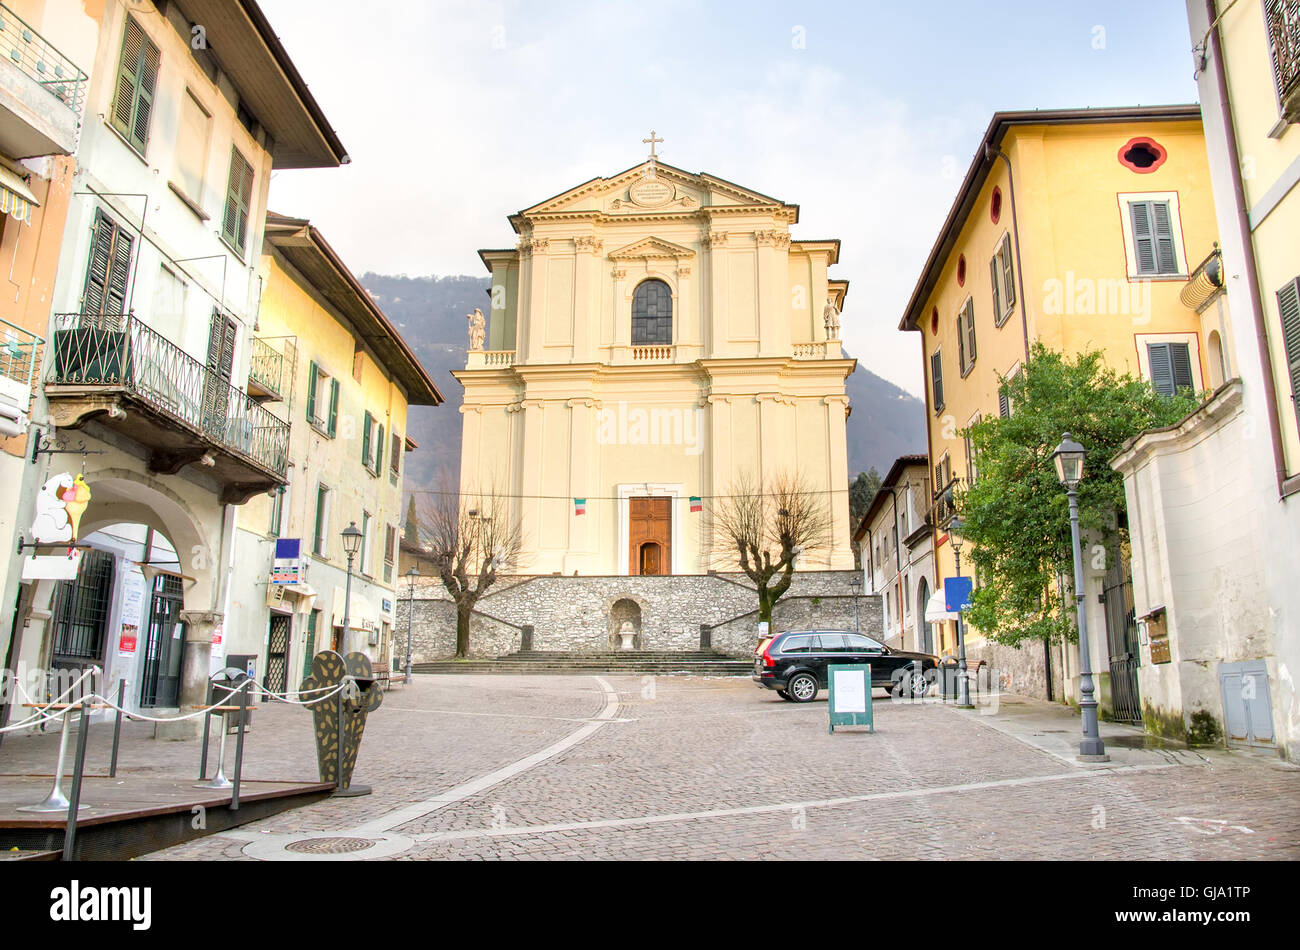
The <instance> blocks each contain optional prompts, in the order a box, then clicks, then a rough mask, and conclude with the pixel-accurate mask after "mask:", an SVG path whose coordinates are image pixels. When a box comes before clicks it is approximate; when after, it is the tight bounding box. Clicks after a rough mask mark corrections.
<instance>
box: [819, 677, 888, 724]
mask: <svg viewBox="0 0 1300 950" xmlns="http://www.w3.org/2000/svg"><path fill="white" fill-rule="evenodd" d="M826 678H827V679H828V680H829V681H830V685H831V692H830V699H829V701H828V703H827V708H828V709H829V710H830V714H831V722H830V731H831V732H834V731H835V727H836V726H867V727H869V728H870V729H871V731H872V732H873V733H874V732H875V731H876V724H875V721H874V720H873V719H872V717H871V665H870V664H868V663H862V664H858V663H832V664H831V665H830V666H829V667H827V673H826Z"/></svg>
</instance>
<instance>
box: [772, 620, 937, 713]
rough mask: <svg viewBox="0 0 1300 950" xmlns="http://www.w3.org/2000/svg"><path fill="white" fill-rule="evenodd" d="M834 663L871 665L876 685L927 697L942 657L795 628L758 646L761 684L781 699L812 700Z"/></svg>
mask: <svg viewBox="0 0 1300 950" xmlns="http://www.w3.org/2000/svg"><path fill="white" fill-rule="evenodd" d="M832 663H870V664H871V685H872V687H882V688H884V689H889V690H895V691H897V692H898V693H899V694H900V695H903V696H924V695H925V692H926V690H927V688H929V686H930V684H931V683H932V682H933V679H934V674H933V673H932V674H930V676H929V677H927V676H926V675H925V673H926V671H927V670H933V669H935V667H936V665H937V663H938V660H937V659H936V658H935V657H933V656H930V655H929V654H928V653H908V652H905V651H903V650H891V649H890V648H889V647H887V646H885V645H884V644H883V643H880V642H879V641H877V640H873V639H871V638H870V637H868V636H864V635H863V634H860V633H848V632H844V631H835V630H790V631H787V632H785V633H778V634H776V635H775V636H772V637H764V638H763V639H762V640H760V641H759V644H758V646H757V647H755V648H754V675H753V676H751V677H750V679H752V680H753V681H754V682H755V683H757V684H758V685H759V686H762V687H765V688H767V689H774V690H776V692H777V695H779V696H780V697H781V698H782V699H786V700H789V701H791V702H796V703H810V702H812V701H813V700H814V699H816V698H817V693H818V691H819V690H823V689H826V688H827V685H828V676H829V674H828V673H827V667H828V666H829V665H830V664H832Z"/></svg>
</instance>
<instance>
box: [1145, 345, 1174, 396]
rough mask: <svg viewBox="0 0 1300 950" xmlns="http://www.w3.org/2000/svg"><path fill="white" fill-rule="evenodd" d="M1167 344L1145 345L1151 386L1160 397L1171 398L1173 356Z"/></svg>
mask: <svg viewBox="0 0 1300 950" xmlns="http://www.w3.org/2000/svg"><path fill="white" fill-rule="evenodd" d="M1169 351H1170V346H1169V344H1168V343H1148V344H1147V364H1148V366H1150V368H1151V385H1152V386H1153V387H1155V391H1156V392H1157V393H1159V394H1160V395H1161V396H1172V395H1173V394H1174V392H1175V387H1174V366H1173V356H1172V354H1171V353H1170V352H1169Z"/></svg>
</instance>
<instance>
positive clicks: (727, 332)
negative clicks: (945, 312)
mask: <svg viewBox="0 0 1300 950" xmlns="http://www.w3.org/2000/svg"><path fill="white" fill-rule="evenodd" d="M652 137H653V136H652ZM798 217H799V208H798V206H797V205H793V204H788V203H786V202H784V201H781V200H779V199H775V198H771V197H768V196H766V195H763V194H760V193H758V192H755V191H752V190H750V189H748V188H744V187H741V186H739V185H736V184H733V183H731V182H728V181H725V180H723V179H721V178H716V177H714V176H711V175H708V174H692V173H689V172H686V171H683V170H681V169H678V168H674V167H672V166H670V165H666V164H663V163H662V162H658V161H657V160H656V159H655V158H654V157H652V158H651V159H650V160H648V161H646V162H644V163H642V164H640V165H638V166H636V167H634V168H631V169H628V170H627V171H624V172H621V173H619V174H617V175H615V176H613V177H611V178H596V179H592V180H591V181H588V182H585V183H583V184H581V185H578V186H577V187H575V188H571V189H569V190H568V191H565V192H563V193H562V194H559V195H557V196H555V197H553V198H550V199H547V200H545V201H542V202H541V203H539V204H536V205H534V206H533V207H531V208H528V209H526V210H523V211H520V212H518V213H517V214H514V215H511V216H510V218H509V221H510V224H511V226H512V227H513V229H514V231H515V233H516V234H517V235H518V240H517V244H516V246H514V247H512V248H508V249H503V250H484V251H480V257H481V258H482V260H483V262H484V264H485V265H486V266H487V268H488V269H489V270H490V271H491V274H492V288H491V303H490V307H489V313H488V315H487V319H486V320H484V319H483V316H482V315H481V314H475V315H471V316H470V318H469V333H470V352H469V356H468V360H467V365H466V368H465V369H464V370H461V371H457V372H456V373H455V374H454V375H455V376H456V378H457V379H458V380H459V381H460V382H461V384H462V385H463V386H464V400H463V405H462V408H461V412H462V413H463V439H462V449H461V451H462V455H461V467H460V487H461V492H462V495H463V496H466V495H468V496H472V495H473V494H474V493H476V492H482V493H488V492H491V493H492V494H495V495H499V496H501V495H506V496H509V497H510V499H511V506H512V508H513V509H514V511H515V512H516V516H517V517H518V518H519V520H520V524H521V528H522V537H523V547H522V551H521V554H520V556H519V559H518V562H517V564H515V565H512V566H511V567H510V568H508V570H510V571H511V573H519V574H530V575H549V574H564V575H573V574H578V575H583V576H591V575H670V574H671V575H680V574H703V573H706V572H708V571H710V570H718V571H734V570H735V569H736V562H735V560H734V558H729V557H728V556H727V555H726V554H725V552H723V551H722V550H720V546H719V545H717V544H711V543H710V542H711V539H710V537H709V536H708V535H709V528H708V523H709V519H708V516H707V512H708V506H709V504H710V503H711V502H712V501H713V500H715V499H717V498H719V497H721V496H724V495H726V494H727V493H729V492H735V491H736V487H737V486H738V485H739V484H741V483H744V482H746V481H748V482H749V483H750V484H754V485H764V484H768V483H770V481H771V480H773V479H776V478H780V477H797V478H798V479H800V480H801V482H802V483H803V485H804V486H805V487H806V488H807V489H808V490H809V491H810V492H813V493H817V494H818V495H819V496H821V497H822V498H824V503H825V505H826V507H827V509H828V511H829V515H830V523H831V528H830V531H829V537H828V539H827V541H826V542H825V543H823V544H822V545H820V546H819V548H818V549H815V550H808V551H804V552H802V553H801V554H800V557H799V561H798V563H797V567H798V568H799V569H800V570H803V571H825V570H847V569H851V568H852V566H853V557H852V553H851V549H850V534H851V528H850V525H849V516H848V492H847V487H848V455H847V445H846V432H845V420H846V418H847V415H848V412H849V405H848V397H847V396H846V395H845V380H846V378H847V377H848V375H849V374H850V373H851V372H852V371H853V368H854V365H855V364H854V361H853V360H851V359H846V358H844V354H843V350H842V348H841V344H840V340H839V312H840V310H841V309H842V308H843V306H844V300H845V296H846V294H847V292H848V282H847V281H844V280H836V279H833V278H832V277H831V276H830V274H829V270H830V268H831V267H833V266H834V265H835V263H836V262H837V259H838V255H839V242H838V241H837V240H799V239H795V238H793V237H792V236H791V234H790V228H791V226H792V225H794V224H795V223H796V222H797V221H798ZM712 540H716V539H712Z"/></svg>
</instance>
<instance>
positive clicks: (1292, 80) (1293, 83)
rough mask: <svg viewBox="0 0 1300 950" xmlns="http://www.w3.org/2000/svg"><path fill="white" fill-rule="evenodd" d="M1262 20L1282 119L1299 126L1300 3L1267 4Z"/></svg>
mask: <svg viewBox="0 0 1300 950" xmlns="http://www.w3.org/2000/svg"><path fill="white" fill-rule="evenodd" d="M1264 16H1265V18H1266V21H1267V23H1268V43H1269V50H1270V53H1271V55H1272V59H1273V78H1274V81H1275V82H1276V83H1277V95H1278V99H1279V100H1280V102H1281V104H1282V115H1283V117H1284V118H1285V119H1286V121H1287V122H1300V0H1269V2H1267V3H1265V4H1264Z"/></svg>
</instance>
